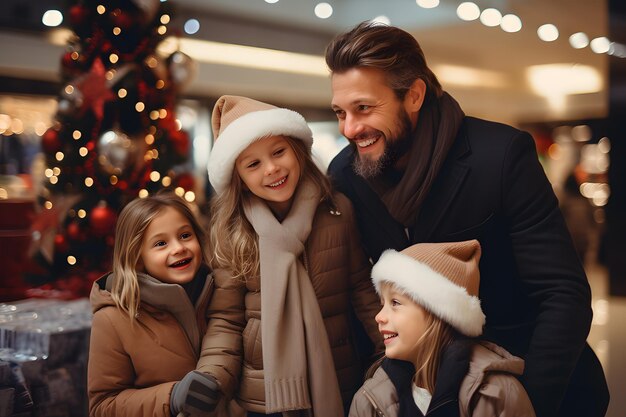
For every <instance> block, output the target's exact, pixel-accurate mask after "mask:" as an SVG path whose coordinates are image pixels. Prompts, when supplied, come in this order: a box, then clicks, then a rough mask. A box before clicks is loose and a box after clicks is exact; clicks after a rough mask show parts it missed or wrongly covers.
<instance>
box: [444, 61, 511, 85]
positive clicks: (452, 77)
mask: <svg viewBox="0 0 626 417" xmlns="http://www.w3.org/2000/svg"><path fill="white" fill-rule="evenodd" d="M433 72H434V73H435V74H437V78H438V79H439V81H441V83H442V84H445V85H457V86H460V87H480V88H485V87H487V88H501V87H505V86H506V84H507V81H506V77H505V76H504V75H503V74H502V73H500V72H497V71H490V70H484V69H479V68H472V67H465V66H461V65H447V64H441V65H434V66H433Z"/></svg>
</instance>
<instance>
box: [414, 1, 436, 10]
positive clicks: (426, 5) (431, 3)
mask: <svg viewBox="0 0 626 417" xmlns="http://www.w3.org/2000/svg"><path fill="white" fill-rule="evenodd" d="M415 3H417V5H418V6H420V7H423V8H424V9H432V8H434V7H437V6H439V0H415Z"/></svg>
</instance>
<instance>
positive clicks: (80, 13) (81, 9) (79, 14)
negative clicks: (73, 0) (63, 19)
mask: <svg viewBox="0 0 626 417" xmlns="http://www.w3.org/2000/svg"><path fill="white" fill-rule="evenodd" d="M88 18H89V9H87V7H85V6H83V5H81V4H77V5H74V6H72V7H70V12H69V21H70V24H71V25H72V27H74V28H81V27H84V26H85V25H86V24H87V22H88Z"/></svg>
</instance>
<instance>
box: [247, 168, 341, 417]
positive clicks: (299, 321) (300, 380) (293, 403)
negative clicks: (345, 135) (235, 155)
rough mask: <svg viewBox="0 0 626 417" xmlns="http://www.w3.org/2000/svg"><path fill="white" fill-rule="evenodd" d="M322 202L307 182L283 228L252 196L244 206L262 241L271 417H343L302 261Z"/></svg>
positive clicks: (263, 334) (327, 347)
mask: <svg viewBox="0 0 626 417" xmlns="http://www.w3.org/2000/svg"><path fill="white" fill-rule="evenodd" d="M319 199H320V197H319V191H318V189H317V187H316V186H315V185H314V184H313V183H311V182H307V181H304V180H303V182H301V183H300V185H299V186H298V190H297V192H296V195H295V199H294V202H293V205H292V207H291V210H290V211H289V214H288V215H287V217H286V218H285V220H283V222H282V223H280V222H279V221H278V220H277V219H276V217H275V216H274V215H273V214H272V212H271V211H270V208H269V207H268V205H267V204H266V203H265V202H264V201H263V200H261V199H260V198H258V197H256V196H251V197H250V198H249V199H248V200H247V201H246V202H245V204H244V212H245V214H246V217H247V218H248V220H249V221H250V223H251V224H252V226H253V227H254V230H255V231H256V233H257V234H258V236H259V252H260V256H259V260H260V264H261V337H262V343H263V369H264V377H265V412H266V413H268V414H269V413H275V412H281V411H290V410H306V409H308V410H309V412H307V413H306V414H309V415H314V416H316V417H333V416H337V417H340V416H343V406H342V401H341V394H340V390H339V383H338V382H337V377H336V374H335V367H334V364H333V358H332V354H331V350H330V344H329V342H328V335H327V334H326V328H325V327H324V321H323V320H322V314H321V312H320V308H319V304H318V302H317V298H316V297H315V292H314V290H313V285H312V284H311V280H310V279H309V275H308V273H307V271H306V269H305V268H304V266H303V265H302V262H300V259H299V258H300V255H301V254H302V252H303V251H304V243H305V241H306V240H307V238H308V236H309V233H310V232H311V227H312V223H313V216H314V215H315V211H316V208H317V206H318V204H319ZM285 414H286V415H301V413H285Z"/></svg>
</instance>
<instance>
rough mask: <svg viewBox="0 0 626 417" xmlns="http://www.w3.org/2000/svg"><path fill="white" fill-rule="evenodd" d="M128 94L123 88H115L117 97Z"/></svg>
mask: <svg viewBox="0 0 626 417" xmlns="http://www.w3.org/2000/svg"><path fill="white" fill-rule="evenodd" d="M127 95H128V91H126V89H125V88H120V89H119V90H117V96H118V97H119V98H124V97H126V96H127Z"/></svg>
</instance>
